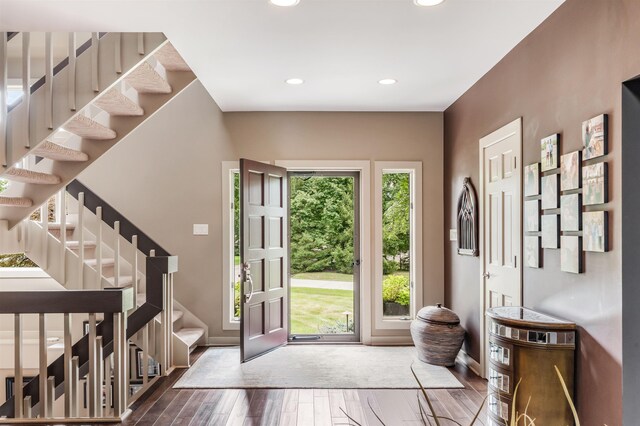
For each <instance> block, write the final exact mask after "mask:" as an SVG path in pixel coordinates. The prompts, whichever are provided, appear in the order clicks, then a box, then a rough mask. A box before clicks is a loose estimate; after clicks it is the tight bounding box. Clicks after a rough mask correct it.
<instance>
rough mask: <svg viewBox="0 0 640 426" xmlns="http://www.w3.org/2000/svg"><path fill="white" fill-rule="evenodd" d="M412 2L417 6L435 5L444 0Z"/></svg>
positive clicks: (418, 0) (415, 0)
mask: <svg viewBox="0 0 640 426" xmlns="http://www.w3.org/2000/svg"><path fill="white" fill-rule="evenodd" d="M413 2H414V3H415V4H416V5H418V6H437V5H439V4H440V3H442V2H444V0H413Z"/></svg>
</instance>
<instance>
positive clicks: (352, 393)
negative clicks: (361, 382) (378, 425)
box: [344, 389, 369, 426]
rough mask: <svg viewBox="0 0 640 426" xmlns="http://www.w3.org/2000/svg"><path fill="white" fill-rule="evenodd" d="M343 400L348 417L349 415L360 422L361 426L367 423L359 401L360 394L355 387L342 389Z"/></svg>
mask: <svg viewBox="0 0 640 426" xmlns="http://www.w3.org/2000/svg"><path fill="white" fill-rule="evenodd" d="M344 402H345V404H346V408H345V411H346V412H347V415H348V416H349V417H351V418H352V419H353V420H354V421H356V422H358V423H360V424H361V425H362V426H365V425H368V424H369V423H367V419H366V417H365V414H364V410H363V408H362V404H361V402H360V396H359V395H358V391H357V390H356V389H345V390H344Z"/></svg>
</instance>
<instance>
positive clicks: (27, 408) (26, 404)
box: [22, 395, 31, 419]
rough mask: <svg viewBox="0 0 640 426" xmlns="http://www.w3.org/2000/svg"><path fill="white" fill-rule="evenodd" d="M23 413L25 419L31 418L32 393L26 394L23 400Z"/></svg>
mask: <svg viewBox="0 0 640 426" xmlns="http://www.w3.org/2000/svg"><path fill="white" fill-rule="evenodd" d="M22 414H23V417H24V418H25V419H30V418H31V395H27V396H25V397H24V400H23V401H22Z"/></svg>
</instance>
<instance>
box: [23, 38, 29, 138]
mask: <svg viewBox="0 0 640 426" xmlns="http://www.w3.org/2000/svg"><path fill="white" fill-rule="evenodd" d="M22 105H23V107H22V108H23V109H24V129H25V139H24V140H25V144H24V146H25V148H30V147H31V126H30V123H31V121H30V118H31V33H30V32H26V31H25V32H23V33H22Z"/></svg>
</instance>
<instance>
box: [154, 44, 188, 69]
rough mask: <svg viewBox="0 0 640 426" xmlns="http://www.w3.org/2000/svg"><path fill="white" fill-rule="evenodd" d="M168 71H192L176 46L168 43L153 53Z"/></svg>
mask: <svg viewBox="0 0 640 426" xmlns="http://www.w3.org/2000/svg"><path fill="white" fill-rule="evenodd" d="M153 56H154V57H155V58H156V59H157V60H158V62H160V63H161V64H162V66H163V67H164V69H166V70H167V71H191V68H189V65H187V63H186V62H185V61H184V59H182V56H180V54H179V53H178V51H177V50H176V48H175V47H173V45H172V44H171V43H167V44H165V45H164V46H162V47H161V48H160V50H158V51H157V52H156V53H155V54H154V55H153Z"/></svg>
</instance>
